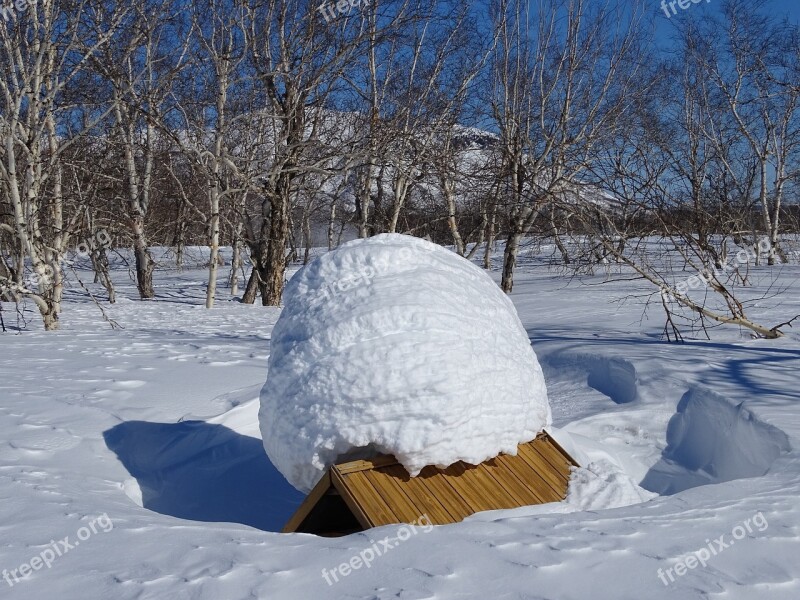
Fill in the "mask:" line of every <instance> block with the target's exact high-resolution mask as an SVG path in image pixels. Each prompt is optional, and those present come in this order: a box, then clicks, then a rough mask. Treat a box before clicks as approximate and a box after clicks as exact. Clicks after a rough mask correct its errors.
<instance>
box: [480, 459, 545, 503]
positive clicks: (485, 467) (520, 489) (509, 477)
mask: <svg viewBox="0 0 800 600" xmlns="http://www.w3.org/2000/svg"><path fill="white" fill-rule="evenodd" d="M478 469H480V470H481V471H485V472H486V474H487V477H489V478H491V479H492V480H493V481H494V482H495V485H496V486H497V487H498V488H499V489H502V490H503V491H504V492H505V493H506V494H508V496H509V497H510V498H511V499H512V500H513V501H514V502H516V503H517V504H518V505H519V506H529V505H531V504H536V503H537V502H538V499H537V497H536V496H535V495H534V494H533V493H532V492H531V490H530V489H529V488H528V487H526V486H524V485H522V483H521V482H520V481H519V479H517V478H516V477H514V475H513V473H510V472H509V470H508V467H507V466H506V465H504V464H502V463H501V462H498V461H497V460H496V459H490V460H487V461H484V462H482V463H481V464H480V465H478Z"/></svg>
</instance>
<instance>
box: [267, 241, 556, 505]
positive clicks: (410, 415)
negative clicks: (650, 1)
mask: <svg viewBox="0 0 800 600" xmlns="http://www.w3.org/2000/svg"><path fill="white" fill-rule="evenodd" d="M284 302H285V308H284V309H283V312H282V313H281V316H280V318H279V319H278V322H277V323H276V325H275V328H274V330H273V332H272V339H271V353H270V357H269V375H268V378H267V382H266V384H265V385H264V388H263V389H262V391H261V410H260V412H259V422H260V424H261V433H262V437H263V440H264V447H265V448H266V451H267V454H268V455H269V458H270V460H271V461H272V463H273V464H274V465H275V467H276V468H277V469H278V470H279V471H280V472H281V473H283V475H284V476H285V477H286V479H287V480H288V481H289V482H290V483H291V484H292V485H294V486H295V487H296V488H298V489H300V490H303V491H309V490H310V489H311V488H312V487H313V486H314V484H315V483H316V482H317V481H318V480H319V479H320V477H321V476H322V474H323V473H324V472H325V469H326V468H327V467H328V466H330V465H331V464H334V463H336V462H339V461H342V460H350V459H356V458H365V457H368V456H370V455H375V454H377V453H387V454H394V455H395V456H396V457H397V459H398V460H399V461H400V463H402V464H403V465H404V466H405V468H406V469H407V470H408V471H409V473H411V474H412V475H416V474H418V473H419V471H420V470H421V469H422V468H423V467H425V466H427V465H437V466H447V465H450V464H452V463H454V462H456V461H459V460H463V461H465V462H467V463H471V464H477V463H480V462H482V461H484V460H486V459H488V458H491V457H494V456H496V455H497V454H499V453H501V452H506V453H509V454H514V453H516V449H517V445H518V444H519V443H521V442H526V441H529V440H531V439H533V438H534V437H535V436H536V434H537V433H538V432H539V431H541V430H542V429H543V428H544V427H546V426H548V425H549V424H550V421H551V416H550V405H549V403H548V401H547V391H546V388H545V383H544V376H543V375H542V370H541V367H540V366H539V363H538V361H537V359H536V355H535V354H534V352H533V348H531V345H530V342H529V340H528V336H527V333H526V332H525V329H524V328H523V327H522V324H521V323H520V320H519V317H518V316H517V313H516V311H515V309H514V306H513V304H512V303H511V301H510V300H509V299H508V298H507V297H506V295H505V294H503V293H502V291H501V290H500V289H499V288H498V287H497V285H496V284H495V283H494V282H493V281H492V279H491V278H490V277H489V276H488V275H487V274H486V273H485V272H484V271H483V270H481V269H480V268H478V267H476V266H475V265H473V264H472V263H470V262H469V261H468V260H465V259H464V258H462V257H460V256H458V255H456V254H454V253H453V252H450V251H448V250H446V249H444V248H442V247H440V246H437V245H435V244H432V243H429V242H426V241H424V240H421V239H418V238H413V237H409V236H404V235H397V234H386V235H379V236H376V237H373V238H369V239H366V240H356V241H353V242H349V243H347V244H344V245H342V246H341V247H339V248H338V249H336V250H334V251H332V252H329V253H328V254H325V255H323V256H321V257H319V258H317V259H316V260H314V261H313V262H312V263H310V264H309V265H307V266H306V267H304V268H303V269H301V270H300V271H299V272H298V273H297V274H296V275H295V276H294V277H293V278H292V279H291V281H290V282H289V283H288V285H287V287H286V291H285V295H284Z"/></svg>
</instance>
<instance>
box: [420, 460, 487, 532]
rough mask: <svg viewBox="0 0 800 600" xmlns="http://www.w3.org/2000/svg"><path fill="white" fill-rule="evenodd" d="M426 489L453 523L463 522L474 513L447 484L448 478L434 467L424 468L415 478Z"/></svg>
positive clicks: (456, 491) (464, 500)
mask: <svg viewBox="0 0 800 600" xmlns="http://www.w3.org/2000/svg"><path fill="white" fill-rule="evenodd" d="M417 479H419V480H420V481H421V482H422V483H423V484H424V485H425V487H426V488H427V489H429V490H430V491H431V493H432V494H433V495H434V496H436V498H438V499H439V500H440V501H441V503H442V505H443V506H444V508H445V509H447V512H448V513H449V514H450V516H451V517H452V518H453V519H454V520H455V522H460V521H463V520H464V519H465V518H467V517H468V516H470V515H472V514H474V513H475V509H473V508H472V507H471V506H470V505H469V503H468V502H467V501H466V499H464V498H462V497H461V494H460V493H459V492H458V490H456V489H455V488H454V487H453V486H452V485H450V483H449V482H448V477H447V476H446V475H445V474H444V473H442V471H441V469H437V468H436V467H425V468H424V469H422V471H421V472H420V474H419V475H418V476H417Z"/></svg>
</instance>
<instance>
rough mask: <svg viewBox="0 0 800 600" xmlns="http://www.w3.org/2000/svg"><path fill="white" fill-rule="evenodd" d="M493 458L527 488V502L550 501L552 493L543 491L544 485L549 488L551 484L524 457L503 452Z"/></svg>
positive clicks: (540, 502) (541, 502) (539, 502)
mask: <svg viewBox="0 0 800 600" xmlns="http://www.w3.org/2000/svg"><path fill="white" fill-rule="evenodd" d="M492 460H493V461H495V462H497V464H498V465H500V466H502V467H503V468H504V469H505V470H506V472H507V473H508V475H509V476H511V477H514V478H515V479H516V480H517V481H518V482H519V485H521V486H522V487H523V488H524V489H525V491H526V492H527V496H526V499H527V500H528V502H527V504H543V503H545V502H547V501H548V498H549V497H550V495H549V494H546V493H544V492H543V491H542V486H545V487H547V490H549V489H550V486H549V485H547V483H546V482H545V481H544V480H543V479H542V478H541V477H539V475H538V474H537V473H536V471H534V470H533V467H531V466H530V465H528V463H527V462H525V461H524V460H523V459H522V458H520V457H518V456H508V455H506V454H501V455H500V456H498V457H496V458H494V459H492Z"/></svg>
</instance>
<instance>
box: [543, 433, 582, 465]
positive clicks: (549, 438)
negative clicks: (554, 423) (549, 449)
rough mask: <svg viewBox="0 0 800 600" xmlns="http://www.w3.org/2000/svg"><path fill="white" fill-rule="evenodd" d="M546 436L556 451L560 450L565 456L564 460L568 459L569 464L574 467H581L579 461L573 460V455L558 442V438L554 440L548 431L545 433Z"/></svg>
mask: <svg viewBox="0 0 800 600" xmlns="http://www.w3.org/2000/svg"><path fill="white" fill-rule="evenodd" d="M544 435H546V436H547V439H548V440H550V444H551V445H552V446H553V447H554V448H555V449H556V450H558V451H559V452H560V453H561V454H562V455H563V456H564V458H566V459H567V461H568V462H569V464H571V465H572V466H573V467H580V465H579V464H578V461H576V460H575V459H574V458H572V455H571V454H570V453H569V452H567V451H566V450H564V447H563V446H562V445H561V444H559V443H558V442H557V441H556V438H554V437H553V436H552V435H550V434H549V433H547V432H546V431H545V432H544Z"/></svg>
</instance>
